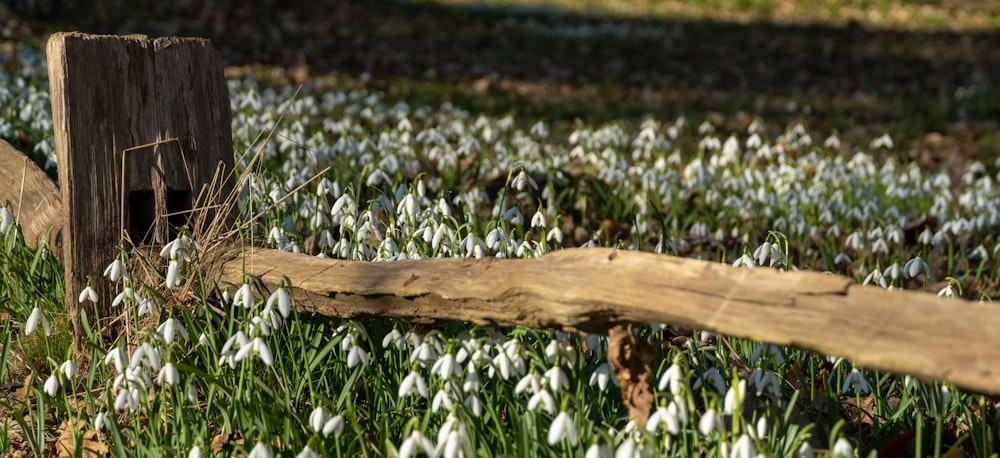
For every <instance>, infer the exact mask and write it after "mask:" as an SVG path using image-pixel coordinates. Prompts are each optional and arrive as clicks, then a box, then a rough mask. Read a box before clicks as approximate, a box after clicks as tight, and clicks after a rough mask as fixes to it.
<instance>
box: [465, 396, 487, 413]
mask: <svg viewBox="0 0 1000 458" xmlns="http://www.w3.org/2000/svg"><path fill="white" fill-rule="evenodd" d="M462 405H464V406H465V408H466V409H468V410H469V412H470V413H472V416H474V417H476V418H479V417H481V416H483V403H482V402H481V401H480V400H479V397H478V396H476V395H475V394H469V395H468V396H466V398H465V401H463V402H462Z"/></svg>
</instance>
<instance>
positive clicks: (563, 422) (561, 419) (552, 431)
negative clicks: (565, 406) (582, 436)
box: [549, 411, 579, 447]
mask: <svg viewBox="0 0 1000 458" xmlns="http://www.w3.org/2000/svg"><path fill="white" fill-rule="evenodd" d="M563 439H567V440H569V443H570V445H572V446H574V447H576V443H577V441H578V439H579V438H578V436H577V432H576V425H574V424H573V419H572V418H570V416H569V414H567V413H566V412H565V411H563V412H559V415H556V418H555V419H553V420H552V425H550V426H549V445H552V446H555V445H556V444H558V443H559V442H561V441H562V440H563Z"/></svg>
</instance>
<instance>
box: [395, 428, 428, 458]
mask: <svg viewBox="0 0 1000 458" xmlns="http://www.w3.org/2000/svg"><path fill="white" fill-rule="evenodd" d="M420 452H424V453H426V454H427V456H430V457H436V456H437V453H436V452H435V447H434V443H433V442H431V440H430V439H428V438H427V437H425V436H424V434H423V433H421V432H420V431H417V430H414V431H413V432H411V433H410V437H407V438H406V440H404V441H403V443H402V444H400V445H399V458H410V457H415V456H417V454H418V453H420Z"/></svg>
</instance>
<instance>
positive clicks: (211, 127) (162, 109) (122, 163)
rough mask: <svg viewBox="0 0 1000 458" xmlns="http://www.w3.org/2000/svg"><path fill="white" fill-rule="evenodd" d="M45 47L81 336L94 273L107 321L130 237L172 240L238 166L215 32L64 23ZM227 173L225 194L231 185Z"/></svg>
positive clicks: (72, 312) (73, 314)
mask: <svg viewBox="0 0 1000 458" xmlns="http://www.w3.org/2000/svg"><path fill="white" fill-rule="evenodd" d="M46 53H47V58H48V69H49V85H50V93H51V98H52V118H53V119H52V120H53V124H54V127H55V144H56V154H57V160H58V163H59V183H60V186H61V188H62V206H63V207H62V208H63V213H64V214H65V215H66V227H65V230H66V235H65V238H64V244H63V251H64V256H63V261H64V263H65V267H66V306H67V309H68V310H67V311H68V312H69V318H70V322H71V325H72V329H73V333H74V336H75V337H76V338H77V339H78V340H79V338H80V337H81V336H82V335H83V332H82V329H81V326H80V314H79V305H78V304H77V300H76V298H77V295H79V293H80V291H82V289H83V288H84V287H85V286H86V285H87V281H88V278H92V279H93V280H94V281H93V285H94V287H95V288H96V289H97V291H98V296H99V301H98V306H97V307H92V308H91V309H90V311H91V312H94V313H100V316H101V317H102V324H105V323H106V322H107V320H110V319H113V318H114V317H115V311H114V310H113V309H112V308H110V304H111V300H112V297H113V291H112V288H111V286H110V285H108V283H107V282H104V281H97V280H98V277H100V276H101V274H102V273H103V271H104V268H105V267H106V266H107V265H108V263H110V262H111V261H112V260H114V259H115V257H116V256H117V254H118V251H119V249H120V248H122V247H124V248H128V247H129V246H130V245H132V244H134V245H154V246H156V245H162V244H163V243H165V242H166V241H167V240H168V239H169V238H171V236H172V231H174V230H175V227H176V226H180V225H182V224H186V223H187V221H186V220H185V217H184V215H186V214H187V213H185V212H186V211H188V210H190V209H191V208H192V205H193V204H194V201H195V199H196V198H197V196H198V195H199V194H200V193H201V191H202V190H203V189H204V184H206V183H209V182H211V181H212V178H213V174H215V173H216V171H217V169H221V170H222V172H221V173H222V176H226V174H228V173H231V172H232V170H233V150H232V131H231V126H230V109H229V103H230V102H229V92H228V90H227V87H226V83H225V79H224V78H223V73H222V59H221V57H220V55H219V53H218V52H217V51H216V50H215V49H213V48H212V46H211V43H210V42H209V41H208V40H205V39H199V38H157V39H151V38H149V37H146V36H145V35H128V36H110V35H87V34H81V33H56V34H53V35H52V36H51V37H50V38H49V41H48V44H47V47H46ZM224 183H227V184H225V185H223V189H222V190H221V192H219V193H217V194H214V196H216V197H217V198H218V197H224V196H228V194H229V193H228V189H231V187H232V184H231V179H230V180H229V181H226V182H224ZM215 200H218V199H215ZM215 203H218V202H215V201H212V200H211V199H210V200H207V201H202V202H199V204H201V205H204V206H208V207H211V206H212V205H213V204H215ZM227 217H228V215H227ZM210 218H211V216H209V219H210ZM94 313H90V316H89V318H90V319H91V322H92V323H93V322H94V316H95V315H94Z"/></svg>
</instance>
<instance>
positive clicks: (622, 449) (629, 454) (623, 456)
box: [615, 437, 652, 458]
mask: <svg viewBox="0 0 1000 458" xmlns="http://www.w3.org/2000/svg"><path fill="white" fill-rule="evenodd" d="M649 456H652V453H651V452H650V450H649V449H648V448H645V447H643V446H642V445H641V444H639V443H638V442H637V439H635V438H632V437H626V438H625V439H624V440H622V441H621V443H620V444H618V448H617V449H615V458H646V457H649Z"/></svg>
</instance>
